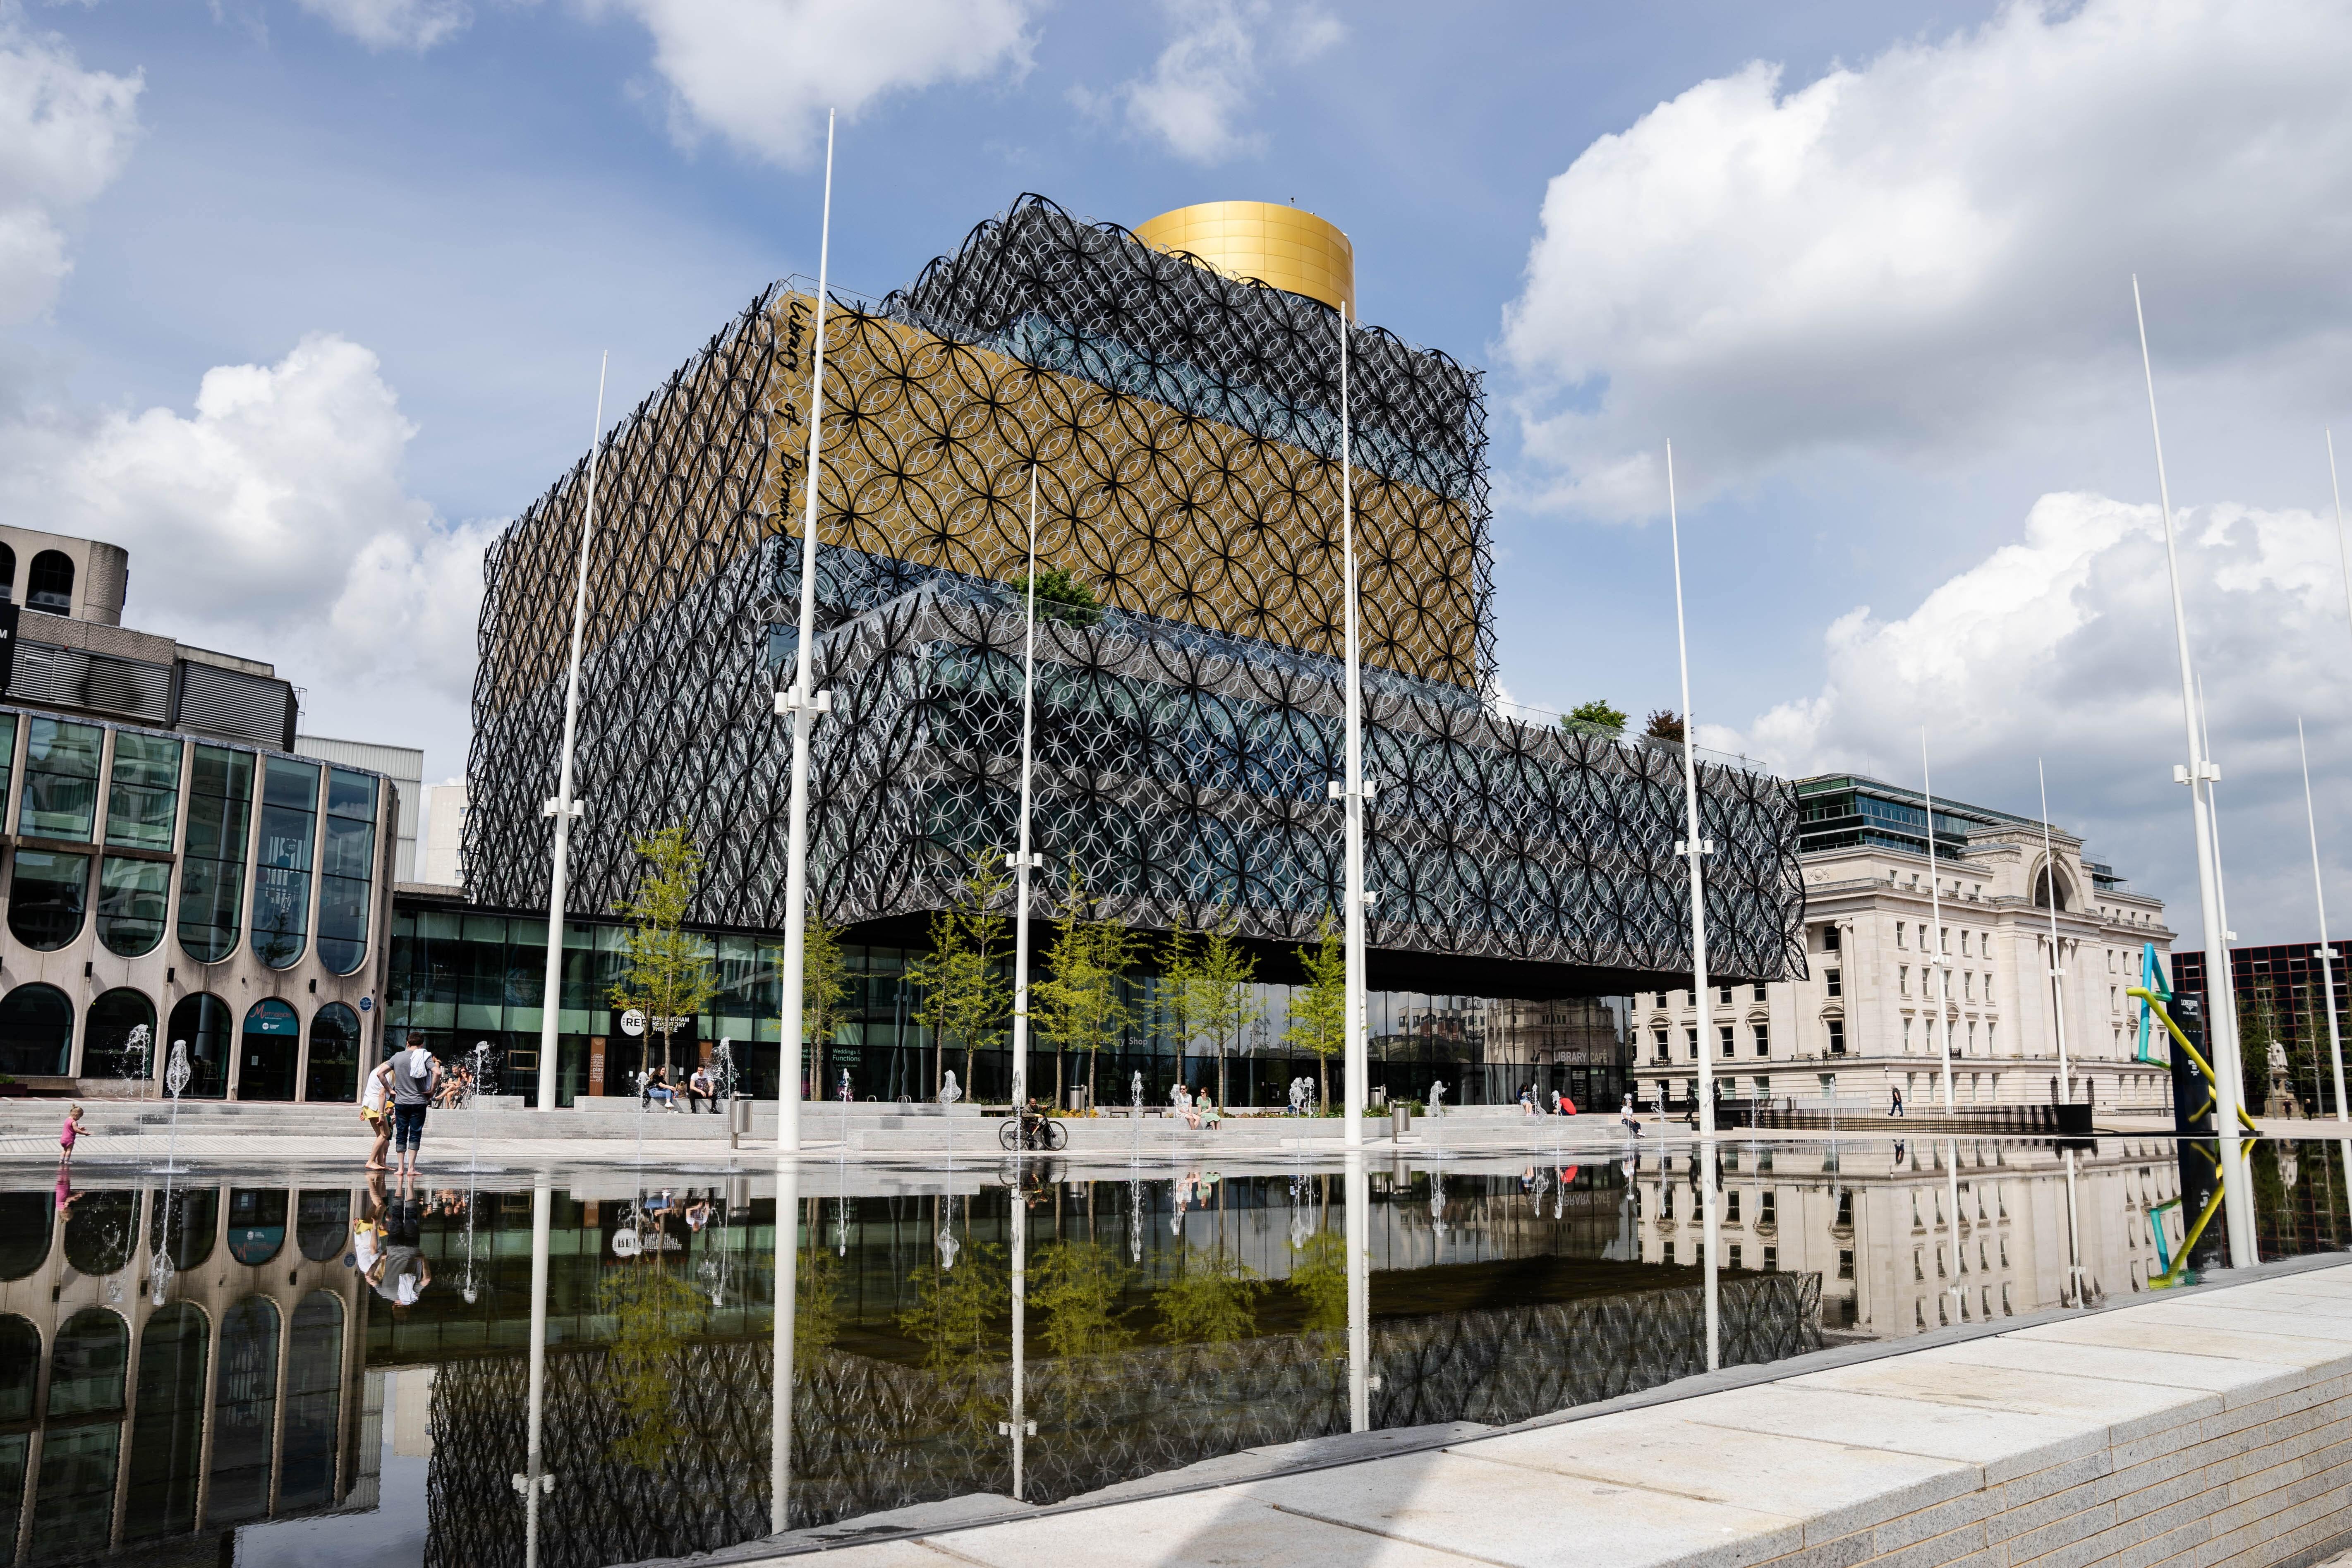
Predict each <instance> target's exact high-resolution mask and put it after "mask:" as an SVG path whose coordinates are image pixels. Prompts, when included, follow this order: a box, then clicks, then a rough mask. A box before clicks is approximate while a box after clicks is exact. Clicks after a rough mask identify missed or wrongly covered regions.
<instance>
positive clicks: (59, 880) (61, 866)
mask: <svg viewBox="0 0 2352 1568" xmlns="http://www.w3.org/2000/svg"><path fill="white" fill-rule="evenodd" d="M88 909H89V856H87V855H62V854H59V853H58V852H57V851H56V850H52V849H24V848H19V849H18V850H17V851H16V857H15V862H14V867H13V869H12V870H11V872H10V874H9V878H8V931H9V934H10V935H12V936H14V937H15V938H16V940H17V941H18V942H23V943H24V944H25V945H26V947H29V948H31V949H32V950H33V951H34V952H56V951H57V950H58V949H59V948H61V947H63V946H65V945H66V944H67V943H68V942H71V941H73V939H74V938H76V937H78V936H79V935H80V934H81V922H82V917H83V916H84V915H85V914H86V913H87V912H88Z"/></svg>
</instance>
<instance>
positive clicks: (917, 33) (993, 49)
mask: <svg viewBox="0 0 2352 1568" xmlns="http://www.w3.org/2000/svg"><path fill="white" fill-rule="evenodd" d="M602 3H603V4H604V5H609V6H610V7H611V8H614V9H617V10H620V11H622V12H625V13H626V14H627V15H629V16H634V17H635V18H636V19H637V20H638V21H639V22H641V23H643V24H644V26H645V27H646V31H647V32H648V33H650V34H651V35H652V36H653V42H654V68H655V69H656V71H658V72H659V73H660V75H661V78H662V80H663V82H664V83H665V84H667V88H668V89H669V109H670V126H671V131H672V132H673V134H675V135H676V136H677V138H678V139H679V140H680V141H681V142H693V141H695V140H697V139H698V138H700V137H701V136H703V135H705V134H707V133H716V134H718V135H719V136H721V137H723V138H725V139H726V140H727V141H729V142H732V143H734V144H735V145H736V146H738V147H740V148H742V149H744V150H745V151H747V152H749V153H752V154H754V155H756V156H759V157H762V158H767V159H771V160H773V161H775V162H778V163H789V164H793V165H804V164H806V163H808V162H809V161H810V160H811V159H812V157H814V156H819V155H822V153H823V152H824V114H825V110H828V109H838V110H841V112H842V113H843V114H844V115H845V116H855V115H856V113H857V111H858V110H861V109H863V108H865V107H866V105H867V104H868V103H870V102H872V101H874V100H876V99H878V98H881V97H883V96H885V95H887V94H889V93H892V92H902V91H915V90H919V89H923V88H928V87H933V86H936V85H938V84H940V83H941V82H950V81H961V82H971V81H982V80H985V79H989V78H992V77H995V76H998V75H1001V74H1004V73H1007V72H1014V73H1017V72H1019V71H1023V70H1025V69H1026V68H1028V63H1029V51H1030V45H1031V41H1032V40H1031V36H1030V34H1029V32H1028V24H1029V20H1030V17H1031V16H1032V15H1033V14H1034V12H1035V11H1036V10H1037V9H1038V7H1039V4H1040V0H602Z"/></svg>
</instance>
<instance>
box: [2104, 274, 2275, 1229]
mask: <svg viewBox="0 0 2352 1568" xmlns="http://www.w3.org/2000/svg"><path fill="white" fill-rule="evenodd" d="M2132 316H2133V319H2134V320H2135V321H2137V324H2138V327H2139V363H2140V372H2141V374H2142V375H2143V376H2144V377H2145V378H2146V379H2147V428H2148V435H2149V437H2150V438H2151V440H2152V441H2153V442H2154V444H2155V447H2156V493H2157V500H2158V507H2159V509H2160V510H2161V511H2162V513H2163V517H2164V563H2165V569H2166V571H2167V573H2168V574H2169V576H2170V578H2171V584H2172V634H2173V643H2174V647H2175V649H2176V651H2177V652H2178V654H2179V659H2180V721H2181V728H2182V731H2183V733H2184V736H2185V738H2186V740H2187V742H2188V745H2189V761H2188V763H2187V764H2186V765H2185V766H2183V765H2179V764H2176V765H2175V766H2174V768H2173V778H2174V780H2175V781H2176V782H2178V783H2180V784H2187V785H2188V786H2189V821H2190V826H2192V828H2193V829H2194V831H2195V835H2196V840H2197V891H2198V899H2199V903H2200V918H2201V919H2202V921H2203V922H2204V926H2205V1004H2206V1005H2205V1020H2206V1024H2207V1039H2206V1046H2207V1047H2208V1049H2209V1051H2210V1059H2211V1061H2212V1064H2213V1100H2214V1128H2213V1131H2214V1134H2215V1138H2216V1142H2218V1144H2219V1148H2220V1152H2221V1188H2222V1194H2223V1197H2222V1213H2223V1218H2224V1221H2225V1224H2226V1226H2227V1229H2228V1233H2229V1238H2230V1264H2231V1267H2232V1268H2250V1267H2252V1265H2253V1263H2254V1261H2255V1258H2256V1256H2257V1254H2256V1250H2255V1247H2254V1202H2253V1194H2252V1192H2251V1191H2250V1190H2249V1188H2248V1178H2247V1172H2246V1166H2245V1156H2244V1152H2243V1150H2242V1149H2241V1147H2240V1146H2239V1137H2240V1131H2239V1125H2238V1115H2239V1100H2240V1099H2241V1091H2242V1089H2243V1087H2244V1084H2243V1079H2242V1068H2240V1066H2239V1061H2238V1035H2237V1030H2236V1028H2235V1026H2234V1025H2235V1019H2236V1009H2235V1007H2234V1005H2233V1004H2234V1003H2235V1001H2236V998H2235V996H2234V995H2232V994H2231V986H2232V984H2233V980H2234V977H2233V976H2232V974H2231V971H2230V932H2229V927H2228V925H2227V923H2226V921H2225V919H2224V917H2223V915H2222V912H2221V866H2220V864H2219V861H2218V857H2217V855H2216V852H2215V849H2214V845H2213V827H2212V812H2213V808H2212V799H2211V794H2210V792H2211V789H2212V784H2213V780H2214V779H2215V778H2216V777H2217V776H2218V774H2219V770H2218V769H2216V768H2215V767H2214V766H2213V764H2212V763H2210V761H2208V760H2207V758H2206V756H2205V748H2204V744H2203V736H2202V735H2201V734H2200V732H2199V727H2198V723H2197V673H2196V668H2195V666H2194V665H2193V664H2192V663H2191V662H2190V660H2189V613H2188V611H2187V609H2186V608H2184V607H2183V605H2182V602H2181V597H2180V553H2179V543H2178V542H2177V540H2176V538H2175V535H2174V531H2173V526H2172V488H2171V485H2170V483H2169V481H2168V480H2167V479H2166V478H2165V473H2164V430H2163V427H2162V426H2161V425H2159V424H2158V420H2157V416H2156V363H2155V361H2154V359H2153V358H2152V357H2151V356H2150V355H2149V353H2148V349H2147V310H2146V309H2145V307H2143V306H2142V305H2141V303H2140V297H2139V279H2138V278H2137V276H2135V277H2134V278H2133V279H2132Z"/></svg>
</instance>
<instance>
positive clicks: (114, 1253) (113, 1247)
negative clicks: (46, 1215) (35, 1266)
mask: <svg viewBox="0 0 2352 1568" xmlns="http://www.w3.org/2000/svg"><path fill="white" fill-rule="evenodd" d="M138 1245H139V1194H137V1193H130V1192H100V1193H84V1194H81V1196H80V1198H79V1199H78V1200H77V1201H76V1202H75V1204H74V1205H73V1212H72V1213H71V1214H68V1215H66V1261H67V1262H68V1263H69V1264H71V1265H72V1266H73V1268H74V1269H75V1271H76V1272H78V1273H82V1274H87V1275H89V1277H90V1278H91V1279H104V1278H106V1276H108V1275H110V1274H120V1273H121V1271H122V1268H123V1266H124V1265H126V1264H128V1263H129V1262H130V1261H131V1252H132V1250H133V1249H134V1248H136V1247H138Z"/></svg>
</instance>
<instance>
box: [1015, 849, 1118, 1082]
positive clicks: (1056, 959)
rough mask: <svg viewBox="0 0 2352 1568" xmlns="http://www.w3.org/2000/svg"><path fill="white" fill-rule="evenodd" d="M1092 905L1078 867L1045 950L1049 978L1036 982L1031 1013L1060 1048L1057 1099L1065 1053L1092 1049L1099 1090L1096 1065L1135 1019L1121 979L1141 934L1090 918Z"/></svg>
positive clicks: (1090, 1066) (1091, 1067)
mask: <svg viewBox="0 0 2352 1568" xmlns="http://www.w3.org/2000/svg"><path fill="white" fill-rule="evenodd" d="M1134 963H1135V939H1134V937H1133V936H1131V935H1129V932H1128V931H1127V928H1126V927H1124V926H1121V925H1118V923H1116V922H1114V921H1096V920H1089V919H1087V900H1086V898H1085V896H1084V894H1083V893H1082V892H1081V890H1080V889H1079V886H1078V874H1077V871H1076V869H1075V868H1073V869H1072V870H1071V872H1070V879H1069V885H1068V888H1067V889H1066V892H1065V893H1064V896H1063V899H1062V914H1061V918H1060V919H1058V920H1056V921H1055V922H1054V942H1053V945H1052V946H1051V947H1049V948H1047V949H1046V950H1045V966H1046V968H1047V970H1048V971H1049V972H1050V973H1049V974H1048V977H1047V978H1046V979H1045V980H1044V981H1042V982H1039V983H1037V984H1033V985H1032V986H1031V987H1030V994H1029V1012H1030V1016H1031V1017H1032V1018H1033V1019H1034V1020H1035V1022H1036V1025H1037V1032H1038V1034H1039V1036H1040V1037H1043V1038H1044V1039H1045V1040H1046V1041H1048V1042H1049V1043H1051V1044H1052V1046H1053V1047H1054V1098H1055V1102H1056V1103H1059V1101H1060V1100H1061V1098H1062V1056H1063V1053H1064V1052H1066V1051H1084V1052H1086V1053H1087V1099H1088V1100H1092V1099H1093V1098H1094V1092H1095V1064H1096V1061H1097V1058H1099V1056H1100V1054H1101V1051H1102V1048H1103V1047H1104V1046H1106V1045H1109V1044H1114V1043H1116V1042H1117V1041H1118V1038H1119V1036H1120V1033H1121V1032H1122V1031H1123V1030H1125V1029H1126V1027H1127V1026H1128V1025H1129V1023H1131V1022H1132V1021H1133V1019H1134V1013H1133V1011H1132V1010H1131V1009H1130V1008H1129V1006H1128V1005H1127V998H1126V997H1125V996H1124V995H1122V994H1120V989H1119V983H1120V981H1121V980H1123V979H1124V978H1125V977H1126V974H1127V972H1128V970H1129V969H1130V968H1131V967H1133V966H1134Z"/></svg>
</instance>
